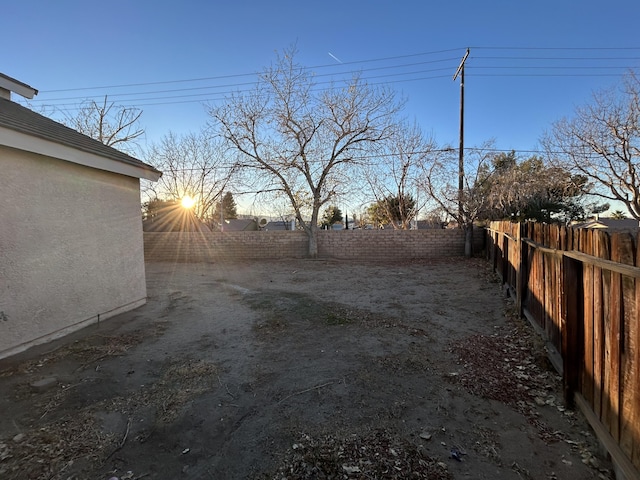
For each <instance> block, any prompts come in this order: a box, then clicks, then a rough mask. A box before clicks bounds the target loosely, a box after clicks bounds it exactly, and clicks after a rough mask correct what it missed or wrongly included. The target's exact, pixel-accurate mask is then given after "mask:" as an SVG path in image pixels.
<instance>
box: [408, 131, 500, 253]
mask: <svg viewBox="0 0 640 480" xmlns="http://www.w3.org/2000/svg"><path fill="white" fill-rule="evenodd" d="M493 151H494V150H493V140H490V141H487V142H485V143H484V144H483V145H482V146H480V147H477V148H471V149H468V151H467V152H466V155H465V163H464V174H463V190H462V191H460V190H459V185H458V178H459V177H458V173H459V164H458V160H459V157H458V151H457V150H455V149H453V148H442V149H440V150H438V151H437V152H434V155H433V156H432V157H431V158H432V160H431V161H430V162H427V163H425V165H424V170H423V173H422V178H421V182H420V186H421V188H422V189H423V190H424V192H425V193H426V195H427V196H428V197H429V198H430V199H431V200H432V201H433V202H434V203H435V205H437V206H438V207H439V208H440V209H441V210H442V211H443V212H445V213H446V215H447V216H448V217H449V218H453V219H455V221H456V222H457V223H458V226H459V227H460V228H462V229H464V230H465V232H466V236H465V237H466V239H465V255H466V256H471V254H472V253H473V222H474V221H475V220H477V219H478V218H480V217H481V216H482V214H483V212H484V211H486V209H487V206H488V198H487V195H486V191H485V188H484V178H486V171H487V170H488V169H489V167H488V165H490V164H491V158H492V152H493Z"/></svg>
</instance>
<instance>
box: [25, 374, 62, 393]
mask: <svg viewBox="0 0 640 480" xmlns="http://www.w3.org/2000/svg"><path fill="white" fill-rule="evenodd" d="M56 385H58V379H57V378H56V377H48V378H43V379H42V380H37V381H35V382H33V383H32V384H31V390H33V391H35V392H45V391H47V390H49V389H51V388H53V387H55V386H56Z"/></svg>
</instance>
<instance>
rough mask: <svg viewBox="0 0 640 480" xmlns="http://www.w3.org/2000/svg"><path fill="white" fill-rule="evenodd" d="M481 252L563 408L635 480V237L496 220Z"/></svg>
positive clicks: (639, 421)
mask: <svg viewBox="0 0 640 480" xmlns="http://www.w3.org/2000/svg"><path fill="white" fill-rule="evenodd" d="M486 247H487V248H486V252H487V256H488V258H489V259H490V260H491V262H492V265H493V267H494V269H495V270H496V272H498V274H499V275H500V276H501V278H502V281H503V282H504V284H505V286H506V287H507V288H508V290H509V291H510V292H512V294H514V295H515V297H516V305H517V307H518V310H519V312H520V314H521V315H523V316H526V317H527V318H528V319H529V320H530V321H531V322H532V323H533V324H534V326H536V328H537V330H538V331H539V332H540V333H541V334H542V335H543V336H544V337H545V340H546V341H547V345H548V347H549V350H550V352H552V353H553V352H554V351H555V352H557V356H558V358H556V361H553V359H552V361H553V363H554V365H556V367H557V368H558V370H559V371H560V372H561V373H562V374H563V381H564V390H565V396H566V400H567V403H568V404H573V401H574V400H575V402H576V404H578V406H579V407H580V408H581V409H582V410H583V411H584V412H585V414H586V416H587V418H588V419H589V421H590V422H591V424H592V426H593V427H594V430H595V431H596V433H597V434H598V436H599V437H600V439H601V441H602V442H603V444H604V445H605V446H606V447H607V449H608V450H609V452H610V453H611V456H612V458H613V459H614V462H615V463H616V465H617V466H618V468H619V469H620V471H622V472H623V473H624V475H625V476H626V478H627V479H631V478H634V479H640V326H639V322H640V237H638V236H636V237H635V238H634V237H632V236H631V235H630V234H628V233H614V234H611V235H609V234H608V233H606V232H604V231H601V230H586V229H580V230H574V229H571V228H567V227H564V226H559V225H545V224H538V223H527V224H513V223H510V222H494V223H492V224H491V225H490V227H489V228H488V229H487V235H486Z"/></svg>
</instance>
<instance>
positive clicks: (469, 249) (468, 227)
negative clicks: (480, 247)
mask: <svg viewBox="0 0 640 480" xmlns="http://www.w3.org/2000/svg"><path fill="white" fill-rule="evenodd" d="M464 256H465V257H467V258H470V257H471V256H473V223H467V224H465V226H464Z"/></svg>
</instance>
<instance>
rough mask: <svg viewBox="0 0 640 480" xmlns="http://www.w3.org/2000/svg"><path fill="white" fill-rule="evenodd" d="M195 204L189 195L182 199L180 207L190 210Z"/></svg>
mask: <svg viewBox="0 0 640 480" xmlns="http://www.w3.org/2000/svg"><path fill="white" fill-rule="evenodd" d="M195 204H196V201H195V199H194V198H191V197H190V196H189V195H186V196H184V197H182V206H183V207H184V208H192V207H193V206H194V205H195Z"/></svg>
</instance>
